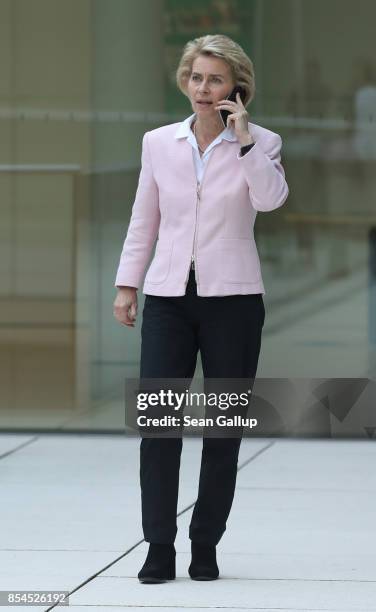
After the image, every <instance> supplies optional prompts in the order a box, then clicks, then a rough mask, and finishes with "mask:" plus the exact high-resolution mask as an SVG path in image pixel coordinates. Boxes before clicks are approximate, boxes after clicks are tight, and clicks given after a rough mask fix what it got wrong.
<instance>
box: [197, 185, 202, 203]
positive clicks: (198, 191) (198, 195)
mask: <svg viewBox="0 0 376 612" xmlns="http://www.w3.org/2000/svg"><path fill="white" fill-rule="evenodd" d="M200 188H201V185H200V183H197V197H198V199H200Z"/></svg>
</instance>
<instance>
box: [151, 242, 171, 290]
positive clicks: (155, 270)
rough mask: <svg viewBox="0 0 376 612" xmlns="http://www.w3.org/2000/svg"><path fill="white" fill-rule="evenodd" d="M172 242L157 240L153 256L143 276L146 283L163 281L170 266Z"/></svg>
mask: <svg viewBox="0 0 376 612" xmlns="http://www.w3.org/2000/svg"><path fill="white" fill-rule="evenodd" d="M172 247H173V244H163V243H162V244H161V243H159V242H157V245H156V247H155V253H154V257H153V259H152V262H151V264H150V267H149V269H148V271H147V274H146V276H145V282H146V283H163V282H164V281H165V280H166V278H167V276H168V274H169V272H170V267H171V259H172Z"/></svg>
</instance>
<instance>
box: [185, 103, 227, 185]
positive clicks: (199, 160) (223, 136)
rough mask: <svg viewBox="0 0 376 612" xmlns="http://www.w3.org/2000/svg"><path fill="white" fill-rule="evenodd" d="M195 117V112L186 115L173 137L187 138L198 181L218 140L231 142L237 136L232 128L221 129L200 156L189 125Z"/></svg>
mask: <svg viewBox="0 0 376 612" xmlns="http://www.w3.org/2000/svg"><path fill="white" fill-rule="evenodd" d="M195 117H196V113H193V115H191V116H190V117H187V119H185V120H184V121H183V122H182V124H181V125H180V126H179V128H178V130H177V132H176V134H175V138H187V139H188V142H189V143H190V144H191V145H192V153H193V161H194V165H195V169H196V176H197V181H198V182H199V183H200V182H201V179H202V175H203V173H204V168H205V166H206V164H207V162H208V159H209V157H210V154H211V152H212V150H213V149H214V147H215V146H216V145H218V144H219V143H220V142H222V140H229V141H231V142H233V141H235V140H237V138H236V136H235V133H234V130H233V129H232V128H228V127H226V128H224V129H223V131H222V132H221V133H220V134H218V136H217V138H215V139H214V140H213V142H211V143H210V145H209V146H208V147H207V148H206V149H205V153H203V155H202V157H201V155H200V152H199V150H198V144H197V140H196V137H195V135H194V133H193V132H192V130H191V125H192V122H193V120H194V119H195Z"/></svg>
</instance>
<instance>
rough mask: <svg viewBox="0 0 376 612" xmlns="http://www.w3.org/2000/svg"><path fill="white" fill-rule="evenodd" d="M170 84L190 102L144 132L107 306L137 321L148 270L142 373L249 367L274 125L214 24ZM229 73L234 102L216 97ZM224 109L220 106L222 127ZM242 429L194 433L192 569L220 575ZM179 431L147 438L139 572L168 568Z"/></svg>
mask: <svg viewBox="0 0 376 612" xmlns="http://www.w3.org/2000/svg"><path fill="white" fill-rule="evenodd" d="M176 78H177V84H178V87H179V88H180V90H181V91H182V92H183V93H184V95H186V96H187V97H188V98H189V100H190V103H191V105H192V110H193V114H192V115H191V116H190V117H188V118H187V119H185V121H183V122H179V123H174V124H170V125H165V126H163V127H160V128H157V129H155V130H151V131H150V132H146V133H145V135H144V137H143V143H142V160H141V161H142V167H141V172H140V178H139V184H138V188H137V193H136V198H135V202H134V205H133V209H132V216H131V220H130V224H129V228H128V232H127V236H126V239H125V242H124V247H123V251H122V254H121V258H120V263H119V268H118V271H117V275H116V280H115V286H116V287H117V288H118V294H117V297H116V299H115V302H114V316H115V317H116V318H117V320H118V321H120V322H121V323H123V324H124V325H127V326H129V327H134V321H135V318H136V315H137V289H138V288H139V286H140V284H141V281H142V277H143V273H144V271H145V267H146V265H147V262H148V261H149V257H150V255H151V251H152V248H153V245H154V243H155V240H156V238H157V237H158V241H157V244H156V249H155V255H154V258H153V260H152V262H151V265H150V267H149V269H148V272H147V274H146V277H145V281H144V285H143V292H144V294H145V295H146V297H145V305H144V310H143V320H142V328H141V338H142V342H141V365H140V378H169V377H170V378H188V379H190V380H191V379H192V378H193V376H194V372H195V367H196V359H197V353H198V350H200V353H201V360H202V367H203V374H204V378H205V379H206V378H207V377H209V378H251V379H253V378H254V377H255V375H256V369H257V363H258V357H259V352H260V344H261V332H262V327H263V323H264V318H265V310H264V303H263V298H262V296H263V294H264V293H265V291H264V286H263V281H262V277H261V272H260V262H259V258H258V254H257V248H256V244H255V241H254V237H253V226H254V222H255V218H256V214H257V211H263V212H265V211H271V210H274V209H276V208H278V207H279V206H281V205H282V204H283V203H284V202H285V200H286V198H287V195H288V187H287V184H286V181H285V173H284V170H283V167H282V165H281V156H280V150H281V143H282V140H281V137H280V136H279V135H278V134H276V133H274V132H272V131H270V130H267V129H266V128H263V127H261V126H258V125H256V124H254V123H251V122H249V121H248V113H247V111H246V109H245V106H247V104H248V103H249V102H250V101H251V100H252V99H253V96H254V92H255V82H254V71H253V64H252V62H251V60H250V59H249V58H248V56H247V55H246V54H245V53H244V51H243V50H242V48H241V47H240V46H239V45H238V44H237V43H235V42H234V41H233V40H231V39H230V38H228V37H227V36H223V35H207V36H203V37H200V38H197V39H195V40H193V41H190V42H188V43H187V44H186V46H185V48H184V51H183V55H182V57H181V60H180V63H179V66H178V69H177V75H176ZM236 85H239V86H241V87H242V88H243V90H244V91H245V97H244V104H243V102H242V100H241V98H240V96H239V94H237V96H236V101H230V100H226V98H227V97H228V96H229V94H230V93H231V92H232V90H233V88H234V87H235V86H236ZM221 110H226V111H229V113H230V114H229V115H228V118H227V124H226V126H224V125H223V122H222V119H221V114H220V111H221ZM240 442H241V436H239V437H237V438H223V437H222V438H213V437H208V438H206V437H205V436H204V439H203V448H202V459H201V472H200V480H199V491H198V498H197V501H196V503H195V507H194V511H193V514H192V519H191V523H190V528H189V537H190V539H191V552H192V560H191V564H190V566H189V569H188V571H189V575H190V577H191V578H192V579H194V580H213V579H216V578H218V575H219V570H218V566H217V560H216V545H217V544H218V542H219V540H220V539H221V537H222V535H223V533H224V531H225V529H226V521H227V518H228V516H229V513H230V509H231V505H232V501H233V497H234V491H235V482H236V473H237V462H238V454H239V446H240ZM181 450H182V439H181V438H180V437H176V438H143V439H142V440H141V445H140V481H141V498H142V526H143V532H144V537H145V541H147V542H149V551H148V555H147V558H146V561H145V563H144V565H143V567H142V568H141V570H140V572H139V574H138V578H139V580H140V581H141V582H164V581H166V580H172V579H174V578H175V554H176V553H175V546H174V541H175V537H176V532H177V524H176V513H177V499H178V486H179V467H180V456H181Z"/></svg>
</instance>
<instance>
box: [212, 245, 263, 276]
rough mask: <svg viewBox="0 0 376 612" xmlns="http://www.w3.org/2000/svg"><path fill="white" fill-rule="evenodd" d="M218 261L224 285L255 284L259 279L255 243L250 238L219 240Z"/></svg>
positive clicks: (258, 262)
mask: <svg viewBox="0 0 376 612" xmlns="http://www.w3.org/2000/svg"><path fill="white" fill-rule="evenodd" d="M220 261H221V274H222V280H224V281H226V283H257V282H258V281H259V280H260V278H261V270H260V260H259V256H258V253H257V247H256V243H255V241H254V240H252V239H250V238H221V240H220Z"/></svg>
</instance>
